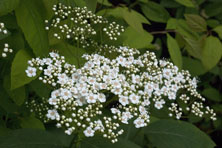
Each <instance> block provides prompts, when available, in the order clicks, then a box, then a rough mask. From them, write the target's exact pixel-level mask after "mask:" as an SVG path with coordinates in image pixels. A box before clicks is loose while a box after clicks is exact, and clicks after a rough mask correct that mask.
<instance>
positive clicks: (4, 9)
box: [0, 0, 19, 16]
mask: <svg viewBox="0 0 222 148" xmlns="http://www.w3.org/2000/svg"><path fill="white" fill-rule="evenodd" d="M18 4H19V0H0V16H2V15H5V14H7V13H9V12H11V11H13V10H14V9H15V8H16V7H17V6H18Z"/></svg>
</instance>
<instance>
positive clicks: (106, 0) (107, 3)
mask: <svg viewBox="0 0 222 148" xmlns="http://www.w3.org/2000/svg"><path fill="white" fill-rule="evenodd" d="M97 2H98V3H100V4H102V5H106V6H112V4H111V3H110V2H109V1H108V0H97Z"/></svg>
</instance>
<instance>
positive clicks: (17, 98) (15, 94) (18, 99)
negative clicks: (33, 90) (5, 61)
mask: <svg viewBox="0 0 222 148" xmlns="http://www.w3.org/2000/svg"><path fill="white" fill-rule="evenodd" d="M10 84H11V82H10V76H6V77H4V88H5V90H6V92H7V93H8V95H9V96H10V97H11V98H12V100H13V101H14V102H15V103H16V104H17V105H22V104H23V103H24V101H25V99H26V93H25V87H19V88H16V89H13V90H11V85H10Z"/></svg>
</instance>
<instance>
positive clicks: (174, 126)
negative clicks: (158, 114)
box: [145, 120, 215, 148]
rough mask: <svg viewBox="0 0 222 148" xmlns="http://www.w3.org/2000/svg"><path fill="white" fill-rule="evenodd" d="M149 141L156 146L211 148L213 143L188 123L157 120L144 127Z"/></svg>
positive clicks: (161, 147) (159, 147) (165, 147)
mask: <svg viewBox="0 0 222 148" xmlns="http://www.w3.org/2000/svg"><path fill="white" fill-rule="evenodd" d="M145 133H146V134H147V136H148V138H149V140H150V142H151V143H152V144H154V145H155V146H156V147H158V148H213V147H214V146H215V143H214V142H213V141H212V140H211V139H210V138H209V137H208V136H207V135H206V134H205V133H204V132H202V131H200V130H199V129H198V128H196V127H195V126H193V125H192V124H190V123H187V122H183V121H174V120H158V121H156V122H154V123H152V124H150V125H149V126H148V127H147V128H146V129H145Z"/></svg>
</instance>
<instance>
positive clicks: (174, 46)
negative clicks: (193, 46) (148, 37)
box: [167, 34, 182, 69]
mask: <svg viewBox="0 0 222 148" xmlns="http://www.w3.org/2000/svg"><path fill="white" fill-rule="evenodd" d="M167 47H168V51H169V53H170V57H171V59H172V61H173V63H174V64H175V65H176V66H177V67H178V68H179V69H181V68H182V54H181V51H180V48H179V45H178V43H177V41H176V40H175V39H174V38H172V37H171V36H170V35H169V34H167Z"/></svg>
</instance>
